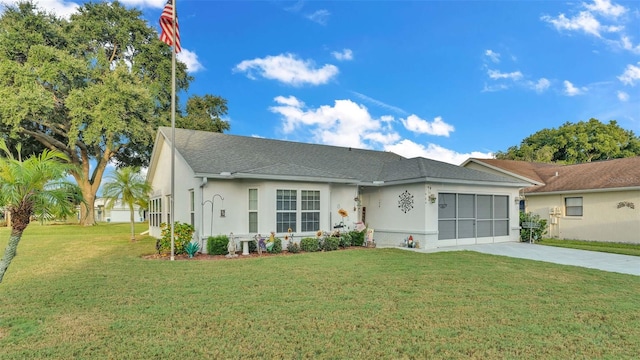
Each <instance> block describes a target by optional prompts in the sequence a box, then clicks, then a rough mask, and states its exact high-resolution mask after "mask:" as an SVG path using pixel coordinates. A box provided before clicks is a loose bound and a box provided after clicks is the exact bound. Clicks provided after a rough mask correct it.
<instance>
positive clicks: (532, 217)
mask: <svg viewBox="0 0 640 360" xmlns="http://www.w3.org/2000/svg"><path fill="white" fill-rule="evenodd" d="M524 222H529V223H533V224H537V228H525V227H523V226H522V225H523V224H522V223H524ZM546 232H547V219H540V215H537V214H533V213H530V212H529V213H524V212H521V213H520V241H525V242H526V241H529V239H530V238H531V239H532V240H540V239H542V235H544V234H546ZM529 236H531V237H529Z"/></svg>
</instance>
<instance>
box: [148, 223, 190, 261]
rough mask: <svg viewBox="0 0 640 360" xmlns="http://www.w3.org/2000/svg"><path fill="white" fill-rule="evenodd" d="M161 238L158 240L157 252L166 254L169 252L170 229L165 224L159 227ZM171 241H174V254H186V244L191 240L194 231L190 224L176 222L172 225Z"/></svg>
mask: <svg viewBox="0 0 640 360" xmlns="http://www.w3.org/2000/svg"><path fill="white" fill-rule="evenodd" d="M160 228H161V229H162V230H161V236H162V238H160V239H158V244H157V248H158V252H159V253H166V252H169V251H171V227H170V226H168V225H167V224H166V223H162V224H161V225H160ZM173 229H174V230H173V232H174V236H173V241H174V254H175V255H181V254H186V247H187V244H189V243H190V242H191V240H192V239H193V233H194V232H195V229H194V228H193V226H191V224H187V223H181V222H178V221H176V222H175V223H174V225H173Z"/></svg>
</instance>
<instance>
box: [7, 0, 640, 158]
mask: <svg viewBox="0 0 640 360" xmlns="http://www.w3.org/2000/svg"><path fill="white" fill-rule="evenodd" d="M10 2H11V1H10ZM36 3H39V4H40V6H41V7H43V8H46V9H50V10H53V11H56V12H57V13H58V14H60V15H61V16H68V14H69V13H70V12H72V11H73V9H74V8H75V6H77V4H78V3H82V1H80V2H75V3H74V2H65V1H56V0H46V1H45V0H42V1H39V2H38V1H36ZM121 3H123V4H125V5H126V6H130V7H136V8H139V9H140V10H142V11H143V14H144V17H145V19H146V20H147V21H148V22H149V24H151V25H152V26H154V27H155V28H156V29H158V31H159V25H158V18H159V16H160V13H161V11H162V8H163V6H164V3H165V1H164V0H122V1H121ZM177 9H178V17H179V23H180V33H181V39H182V42H181V43H182V48H183V52H182V53H180V56H179V58H180V59H181V60H182V61H184V62H185V63H187V65H188V67H189V71H190V73H191V74H192V75H193V76H194V77H195V81H194V82H193V83H192V86H191V88H190V89H189V93H188V94H198V95H204V94H216V95H220V96H222V97H224V98H226V99H227V100H228V105H229V114H228V117H227V120H228V121H230V123H231V130H230V131H229V133H231V134H236V135H246V136H259V137H265V138H274V139H285V140H292V141H301V142H310V143H321V144H329V145H339V146H351V147H358V148H367V149H375V150H385V151H393V152H396V153H398V154H400V155H403V156H407V157H415V156H423V157H427V158H431V159H435V160H441V161H446V162H450V163H453V164H460V163H461V162H463V161H464V160H466V159H467V158H468V157H471V156H474V157H491V156H492V154H493V153H494V152H496V151H500V150H502V151H504V150H506V149H507V148H508V147H510V146H514V145H518V144H519V143H520V141H521V140H522V139H523V138H525V137H527V136H529V135H531V134H533V133H535V132H537V131H539V130H541V129H544V128H552V127H558V126H560V125H562V124H563V123H565V122H577V121H581V120H588V119H589V118H592V117H593V118H597V119H600V120H601V121H603V122H608V121H609V120H617V121H618V124H619V125H620V126H622V127H623V128H625V129H627V130H632V131H634V132H635V133H636V135H638V134H639V133H640V2H638V1H609V0H595V1H594V0H590V1H573V2H567V1H330V2H325V1H204V0H200V1H194V0H177ZM182 97H183V99H186V96H185V95H184V94H183V95H182Z"/></svg>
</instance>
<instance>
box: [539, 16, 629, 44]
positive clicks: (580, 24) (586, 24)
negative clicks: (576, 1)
mask: <svg viewBox="0 0 640 360" xmlns="http://www.w3.org/2000/svg"><path fill="white" fill-rule="evenodd" d="M541 20H543V21H546V22H548V23H550V24H551V25H553V26H554V27H555V28H556V30H558V31H562V30H568V31H583V32H585V33H587V34H591V35H593V36H596V37H599V38H600V37H602V34H601V33H602V32H617V31H621V30H622V27H620V26H615V25H610V26H606V25H602V24H601V23H600V21H598V19H596V18H595V16H593V14H592V13H591V12H589V11H581V12H580V13H578V15H576V16H574V17H572V18H567V17H566V16H565V15H564V14H560V15H558V17H556V18H553V17H551V16H548V15H544V16H542V17H541Z"/></svg>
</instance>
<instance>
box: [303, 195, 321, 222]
mask: <svg viewBox="0 0 640 360" xmlns="http://www.w3.org/2000/svg"><path fill="white" fill-rule="evenodd" d="M318 230H320V191H318V190H301V191H300V231H303V232H306V231H318Z"/></svg>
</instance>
